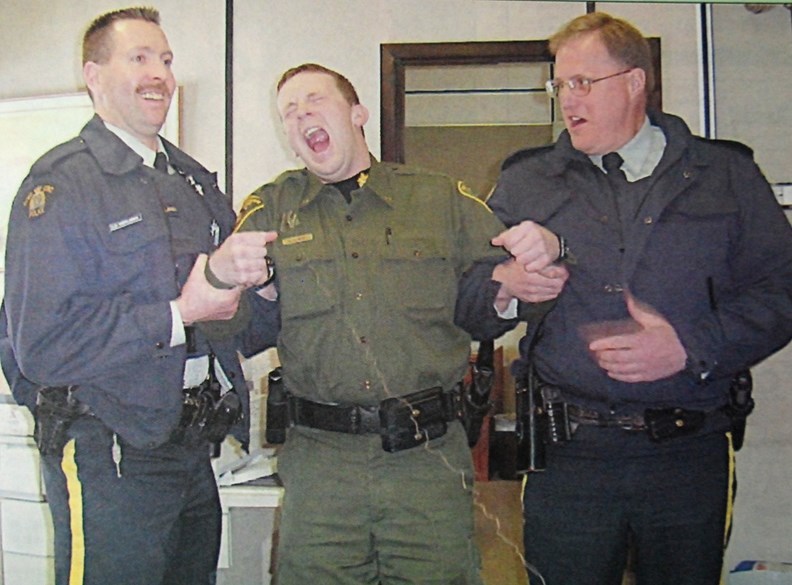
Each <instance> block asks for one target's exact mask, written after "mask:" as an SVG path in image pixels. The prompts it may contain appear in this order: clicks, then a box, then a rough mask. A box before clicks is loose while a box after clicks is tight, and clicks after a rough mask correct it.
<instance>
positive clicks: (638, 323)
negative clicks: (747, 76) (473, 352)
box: [470, 13, 792, 585]
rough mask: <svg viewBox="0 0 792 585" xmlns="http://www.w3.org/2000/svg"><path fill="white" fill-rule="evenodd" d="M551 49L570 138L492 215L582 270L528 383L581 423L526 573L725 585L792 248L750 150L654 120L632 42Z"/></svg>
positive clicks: (525, 168)
mask: <svg viewBox="0 0 792 585" xmlns="http://www.w3.org/2000/svg"><path fill="white" fill-rule="evenodd" d="M550 49H551V51H552V53H553V54H554V55H555V72H556V75H557V77H556V79H553V80H551V81H549V82H548V83H547V90H548V93H550V95H551V96H553V97H554V98H556V99H557V100H558V106H559V107H560V111H561V112H562V114H563V119H564V124H565V126H566V130H565V131H564V132H562V134H561V135H560V136H559V138H558V140H557V142H556V143H555V144H553V145H552V146H548V147H543V148H539V149H531V150H524V151H520V152H517V153H516V154H514V155H512V156H511V157H510V158H509V159H508V160H507V161H506V162H505V164H504V165H503V169H502V172H501V176H500V178H499V180H498V185H497V188H496V189H495V191H494V194H493V196H492V197H491V199H490V201H489V203H490V205H491V207H492V209H493V210H494V211H495V213H496V214H497V215H498V216H499V217H500V218H501V219H502V220H503V221H504V223H505V224H506V225H507V226H510V225H515V224H518V223H519V222H522V221H524V220H532V221H534V222H537V223H540V224H542V225H544V226H545V227H547V228H549V229H550V230H551V231H553V232H555V233H556V234H559V236H560V237H561V238H562V240H563V242H564V250H563V251H562V256H563V257H564V258H565V259H566V260H565V261H566V263H567V268H568V269H569V280H568V281H567V283H566V287H565V289H564V290H563V292H562V293H561V295H560V296H559V298H558V302H557V305H556V306H555V308H554V309H553V310H552V311H551V312H550V313H548V315H547V316H546V318H545V319H544V322H543V323H542V325H541V326H540V327H539V329H538V331H533V330H529V332H528V335H526V337H525V338H524V339H523V340H522V342H521V357H520V358H519V359H518V361H517V363H516V365H515V372H516V374H517V375H518V376H520V377H521V378H522V377H525V376H526V375H527V373H528V372H529V365H532V368H533V369H534V370H535V375H534V377H533V381H534V383H535V384H536V385H537V386H538V387H541V388H547V389H552V392H553V394H552V395H554V396H555V401H556V403H555V404H554V405H553V406H554V407H557V408H558V410H559V411H560V412H566V413H568V417H567V420H566V421H560V422H561V423H567V424H568V427H566V430H567V431H568V433H561V434H560V439H559V436H557V437H555V438H556V439H558V442H557V443H550V444H547V446H546V469H545V471H543V472H541V473H533V474H530V475H528V477H527V483H526V488H525V491H524V499H523V508H524V522H525V524H524V538H525V540H524V542H525V556H526V560H527V561H528V562H529V563H531V564H532V565H534V566H535V567H536V568H537V569H538V571H539V572H540V573H541V574H542V576H543V578H544V582H546V583H549V584H553V585H556V584H563V585H582V584H591V583H596V584H598V585H619V584H620V583H621V582H622V575H623V572H624V569H625V565H626V559H627V555H628V550H629V548H630V546H631V545H632V547H633V549H634V551H635V556H634V570H635V574H636V578H637V583H638V585H668V584H669V583H673V584H675V585H685V584H689V585H694V584H695V585H709V584H711V585H715V584H717V583H718V582H719V578H720V574H721V571H722V562H723V550H724V543H725V542H726V535H727V533H728V527H729V521H730V518H729V511H730V504H731V501H730V500H731V497H732V494H731V493H730V490H729V488H730V486H732V485H733V484H732V480H733V478H734V470H733V467H732V466H731V462H733V458H732V455H733V444H732V443H731V438H730V437H731V435H730V431H731V429H732V426H731V425H732V420H733V416H732V414H731V413H732V412H733V411H732V410H731V408H732V406H733V405H731V404H730V389H731V388H733V380H734V379H735V377H736V375H737V374H738V373H739V372H741V371H745V370H747V369H748V368H750V367H752V366H754V365H756V364H757V363H758V362H760V361H761V360H763V359H764V358H766V357H767V356H769V355H770V354H772V353H774V352H775V351H777V350H779V349H780V348H782V347H784V346H785V345H786V344H787V343H788V342H789V340H790V337H792V229H790V225H789V221H788V220H787V218H786V217H785V216H784V213H783V211H782V210H781V208H780V207H779V206H778V204H777V203H776V201H775V198H774V196H773V193H772V190H771V188H770V186H769V185H768V183H767V181H766V180H765V179H764V177H763V176H762V173H761V172H760V170H759V168H758V167H757V166H756V164H755V163H754V161H753V159H752V156H751V151H750V149H748V148H747V147H745V146H743V145H740V144H736V143H729V142H725V141H717V140H705V139H703V138H699V137H696V136H694V135H693V134H691V131H690V129H689V128H688V127H687V125H686V124H685V122H683V121H682V120H681V119H680V118H678V117H676V116H673V115H669V114H665V113H662V112H658V111H652V110H651V109H648V108H647V94H648V92H649V91H650V90H651V83H652V79H653V75H652V65H651V60H650V53H649V48H648V45H647V43H646V41H645V39H644V38H643V36H642V35H641V33H640V32H639V31H638V30H636V29H635V28H634V27H633V26H632V25H630V24H629V23H627V22H625V21H623V20H619V19H616V18H613V17H611V16H609V15H607V14H603V13H591V14H586V15H584V16H581V17H579V18H576V19H575V20H573V21H571V22H570V23H568V24H567V25H566V26H564V27H563V28H562V29H561V30H560V31H559V32H558V33H556V34H555V35H554V36H553V37H552V38H551V40H550ZM474 314H475V313H471V317H470V318H471V319H476V317H474V316H472V315H474ZM481 314H482V315H484V313H483V312H482V313H481ZM477 320H478V326H479V327H480V328H481V330H480V331H479V332H478V334H479V336H485V335H486V333H487V332H486V328H487V327H492V328H495V327H496V326H497V322H495V321H493V320H490V321H489V322H487V321H486V320H485V319H484V318H481V317H479V318H478V319H477ZM544 395H545V394H543V396H544ZM546 395H550V393H547V394H546ZM549 438H552V437H548V439H549Z"/></svg>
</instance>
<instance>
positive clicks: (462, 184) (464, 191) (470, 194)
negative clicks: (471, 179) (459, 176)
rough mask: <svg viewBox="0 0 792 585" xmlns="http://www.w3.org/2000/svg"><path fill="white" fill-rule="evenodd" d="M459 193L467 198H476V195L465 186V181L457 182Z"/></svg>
mask: <svg viewBox="0 0 792 585" xmlns="http://www.w3.org/2000/svg"><path fill="white" fill-rule="evenodd" d="M457 191H459V192H460V193H461V194H462V195H464V196H466V197H475V196H476V194H475V193H473V191H471V190H470V187H468V186H467V185H465V182H464V181H457Z"/></svg>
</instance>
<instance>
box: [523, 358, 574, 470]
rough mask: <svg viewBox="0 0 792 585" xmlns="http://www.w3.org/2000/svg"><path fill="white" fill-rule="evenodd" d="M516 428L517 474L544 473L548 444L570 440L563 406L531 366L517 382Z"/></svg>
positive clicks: (557, 391) (566, 411)
mask: <svg viewBox="0 0 792 585" xmlns="http://www.w3.org/2000/svg"><path fill="white" fill-rule="evenodd" d="M516 410H517V418H516V426H515V432H516V433H517V464H516V471H517V473H518V474H525V473H530V472H534V471H544V469H545V468H546V452H547V445H548V444H554V445H558V444H563V443H566V442H568V441H570V440H571V439H572V427H571V423H570V420H569V413H568V410H567V403H566V402H564V400H563V398H562V396H561V392H560V390H559V389H558V388H557V387H556V386H552V385H550V384H544V383H543V382H542V381H541V380H540V379H539V378H538V376H537V375H536V372H535V371H534V368H533V365H531V366H529V368H528V372H527V373H526V374H525V376H524V377H523V378H521V379H519V380H518V381H517V387H516Z"/></svg>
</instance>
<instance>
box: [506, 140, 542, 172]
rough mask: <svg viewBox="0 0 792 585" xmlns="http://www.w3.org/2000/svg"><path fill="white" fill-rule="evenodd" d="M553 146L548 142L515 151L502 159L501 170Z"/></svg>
mask: <svg viewBox="0 0 792 585" xmlns="http://www.w3.org/2000/svg"><path fill="white" fill-rule="evenodd" d="M553 148H554V145H552V144H548V145H547V146H534V147H531V148H523V149H522V150H518V151H517V152H515V153H513V154H511V155H509V156H508V157H506V160H504V161H503V164H502V165H501V170H502V171H505V170H506V169H508V168H509V167H510V166H512V165H513V164H515V163H518V162H520V161H523V160H525V159H527V158H530V157H532V156H537V155H540V154H543V153H545V152H548V151H550V150H552V149H553Z"/></svg>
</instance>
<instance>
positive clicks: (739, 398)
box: [726, 370, 754, 451]
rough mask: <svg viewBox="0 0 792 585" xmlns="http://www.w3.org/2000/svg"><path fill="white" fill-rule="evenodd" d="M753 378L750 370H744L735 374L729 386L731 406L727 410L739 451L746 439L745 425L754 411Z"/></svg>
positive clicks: (734, 442) (734, 445) (733, 441)
mask: <svg viewBox="0 0 792 585" xmlns="http://www.w3.org/2000/svg"><path fill="white" fill-rule="evenodd" d="M752 392H753V378H752V377H751V371H750V370H743V371H741V372H738V373H737V374H735V376H734V378H732V382H731V386H730V387H729V406H728V407H727V409H726V411H727V412H728V414H729V416H730V417H731V422H732V429H731V433H732V447H733V448H734V450H735V451H739V450H740V448H741V447H742V446H743V442H744V441H745V426H746V423H747V419H748V415H749V414H751V412H753V409H754V399H753V398H752V397H751V393H752Z"/></svg>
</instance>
